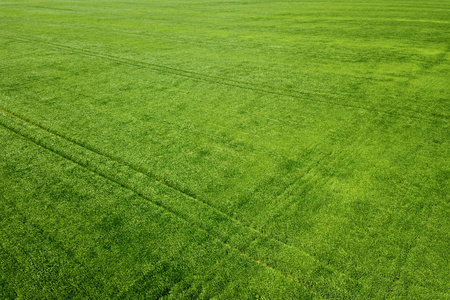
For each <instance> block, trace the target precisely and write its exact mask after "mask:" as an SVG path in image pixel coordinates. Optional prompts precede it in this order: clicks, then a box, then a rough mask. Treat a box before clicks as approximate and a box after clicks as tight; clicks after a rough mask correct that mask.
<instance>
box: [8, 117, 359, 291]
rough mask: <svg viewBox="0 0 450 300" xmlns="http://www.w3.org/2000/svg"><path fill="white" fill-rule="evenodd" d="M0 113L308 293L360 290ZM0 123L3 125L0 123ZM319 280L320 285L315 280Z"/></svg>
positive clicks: (15, 128) (183, 198)
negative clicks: (296, 284) (297, 284)
mask: <svg viewBox="0 0 450 300" xmlns="http://www.w3.org/2000/svg"><path fill="white" fill-rule="evenodd" d="M0 111H1V112H3V114H5V115H6V116H9V119H10V120H9V121H8V120H7V119H6V118H3V119H0V124H1V125H3V126H4V127H5V128H7V129H8V130H10V131H11V132H13V133H15V134H16V135H18V136H21V137H23V138H25V139H26V140H28V141H29V142H30V143H32V144H35V145H37V146H39V147H41V148H43V149H45V150H46V151H48V152H50V153H53V154H55V155H57V156H59V157H61V158H63V159H66V160H70V161H72V162H73V163H75V164H77V165H79V166H80V167H82V168H84V169H87V170H89V171H91V172H93V173H94V174H96V175H97V176H101V177H103V178H105V179H106V180H108V181H110V182H112V183H114V184H116V185H117V186H120V187H122V188H124V189H127V190H130V191H132V192H133V193H135V194H136V195H138V196H139V197H141V198H142V199H144V200H147V201H150V202H151V203H153V204H154V205H156V206H158V207H160V208H162V209H164V210H166V211H168V212H169V213H171V214H173V215H175V216H176V217H177V218H180V219H182V220H183V221H184V222H186V224H187V225H189V226H193V227H195V228H197V229H198V230H200V231H202V232H204V233H206V234H207V235H209V236H210V237H211V238H213V239H215V240H217V241H219V242H221V243H222V244H224V245H225V246H226V247H229V248H230V249H233V250H235V251H237V252H239V253H241V254H242V255H244V256H245V257H247V258H249V259H251V260H253V261H254V262H256V263H258V264H260V265H262V266H264V267H266V268H268V269H270V270H273V271H275V272H278V273H279V274H281V275H283V276H285V277H286V278H289V279H290V280H293V281H295V282H297V283H299V284H301V285H302V286H306V287H308V289H310V290H311V292H313V293H318V294H321V293H323V292H324V291H326V293H327V294H331V295H335V296H336V297H343V293H344V294H345V293H347V292H348V291H347V289H352V290H353V289H355V288H358V287H360V284H359V283H358V282H356V281H355V280H354V279H351V278H349V277H348V276H347V275H345V274H343V273H340V272H338V271H336V270H333V269H331V268H330V267H329V266H326V265H324V264H322V263H321V262H320V261H318V260H317V259H315V258H314V257H312V256H311V255H309V254H308V253H306V252H304V251H302V250H300V249H298V248H295V247H293V246H290V245H287V244H285V243H283V242H280V241H278V240H275V239H273V238H269V237H267V236H265V235H264V234H262V233H260V232H259V231H257V230H255V229H253V228H251V227H248V226H245V225H243V224H242V223H240V222H239V221H237V220H234V219H232V218H230V217H229V216H227V215H225V214H223V213H221V212H220V211H218V210H217V209H214V208H213V207H210V206H209V205H208V204H205V203H203V202H202V201H200V200H198V199H195V198H193V197H191V196H189V195H187V194H184V193H183V192H181V191H178V190H176V189H174V188H172V187H170V186H167V185H165V184H164V182H162V181H159V180H155V179H154V178H151V177H149V176H148V175H146V174H144V173H142V172H139V171H138V170H135V169H133V167H131V166H127V165H124V164H122V163H120V162H119V161H117V160H115V159H113V158H109V157H107V156H105V155H102V154H101V153H95V152H94V151H90V150H89V149H87V148H85V147H84V146H82V145H81V144H76V143H72V142H71V141H69V140H67V139H65V138H63V137H61V136H58V135H56V134H53V133H51V132H50V131H48V130H46V129H43V128H40V127H38V126H35V125H34V124H32V123H30V122H28V121H25V120H23V119H21V118H19V117H16V116H14V115H13V114H11V113H9V112H7V111H5V110H3V109H0ZM7 118H8V117H7ZM2 120H3V122H1V121H2ZM74 153H75V154H74ZM111 171H113V173H111ZM142 183H144V184H142ZM142 186H145V188H142ZM151 194H157V195H158V198H154V197H152V196H151ZM267 253H275V254H279V255H280V256H279V257H275V258H273V257H270V255H269V256H268V254H267ZM292 257H293V258H295V260H294V261H290V260H289V258H292ZM286 259H288V260H286ZM314 272H319V273H320V272H325V273H326V274H327V275H328V276H322V277H314V276H313V275H312V274H314ZM318 279H320V280H322V282H319V283H318V282H315V280H318ZM330 281H331V282H333V284H334V285H336V281H337V282H339V283H338V286H340V287H343V289H342V290H339V291H337V290H335V289H332V288H330V287H329V283H330ZM330 286H332V285H330Z"/></svg>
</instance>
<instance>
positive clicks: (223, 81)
mask: <svg viewBox="0 0 450 300" xmlns="http://www.w3.org/2000/svg"><path fill="white" fill-rule="evenodd" d="M0 36H1V37H3V38H6V39H10V40H16V41H21V42H27V43H35V44H41V45H46V46H48V47H50V48H54V49H60V50H65V51H69V52H71V53H79V54H81V55H84V56H89V57H95V58H100V59H104V60H109V61H112V62H116V63H119V64H124V65H129V66H134V67H138V68H147V69H152V70H155V71H158V72H162V73H169V74H173V75H177V76H181V77H187V78H191V79H194V80H199V81H204V82H209V83H215V84H220V85H227V86H232V87H237V88H241V89H246V90H251V91H254V92H257V93H262V94H269V95H277V96H284V97H291V98H295V99H301V100H304V101H309V102H315V103H322V104H327V105H334V106H340V107H345V108H352V109H359V110H365V111H369V112H374V113H381V114H387V115H392V116H399V117H405V118H412V119H419V120H427V121H435V120H436V119H439V120H448V119H450V116H448V115H445V114H438V113H424V112H421V111H417V110H411V109H405V108H401V107H388V108H389V110H385V109H379V108H374V107H368V106H365V105H364V104H362V103H358V102H357V103H340V102H338V101H345V99H346V98H344V97H342V96H337V95H332V94H328V93H312V92H302V91H289V90H283V89H278V90H277V89H274V88H271V87H269V86H262V85H258V84H255V83H252V82H245V81H240V80H235V79H230V78H225V77H220V76H214V75H209V74H202V73H198V72H195V71H189V70H183V69H178V68H173V67H169V66H164V65H160V64H155V63H150V62H143V61H139V60H134V59H131V58H124V57H120V56H114V55H109V54H104V53H100V52H96V51H92V50H88V49H82V48H77V47H73V46H68V45H64V44H58V43H53V42H48V41H42V40H39V39H32V38H28V37H13V36H7V35H2V34H0ZM318 97H323V98H328V99H332V100H334V101H332V100H323V99H318Z"/></svg>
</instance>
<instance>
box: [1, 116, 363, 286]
mask: <svg viewBox="0 0 450 300" xmlns="http://www.w3.org/2000/svg"><path fill="white" fill-rule="evenodd" d="M0 111H2V112H3V113H5V114H7V115H9V116H10V117H11V118H13V119H16V120H18V121H20V122H21V123H25V124H27V125H28V126H32V127H34V128H36V129H38V130H41V131H44V132H46V133H47V134H49V135H51V136H53V137H55V138H57V139H58V140H63V141H67V142H69V143H71V141H70V140H67V139H65V138H63V137H61V136H59V135H56V134H53V133H51V132H50V131H48V130H46V129H44V128H41V127H39V126H36V125H34V124H32V123H30V122H28V121H26V120H23V119H21V118H19V117H16V116H15V115H13V114H11V113H9V112H7V111H5V110H3V109H1V108H0ZM0 120H1V119H0ZM0 125H2V126H3V127H5V128H6V129H8V130H9V131H11V132H12V133H14V134H15V135H17V136H20V137H23V138H24V139H26V140H27V141H29V142H30V143H32V144H35V145H37V146H39V147H41V148H43V149H45V150H46V151H48V152H50V153H53V154H55V155H57V156H59V157H61V158H63V159H65V160H69V161H72V162H73V163H75V164H77V165H79V166H80V167H82V168H84V169H87V170H89V171H91V172H93V173H94V174H97V175H98V176H101V177H103V178H105V179H106V180H108V181H111V182H113V183H114V184H116V185H118V186H120V187H122V188H124V189H127V190H130V191H132V192H133V193H134V194H136V195H137V196H139V197H141V198H142V199H145V200H147V201H149V202H151V203H153V204H154V205H156V206H158V207H160V208H161V209H164V210H165V211H167V212H169V213H171V214H173V215H175V216H176V217H177V218H180V219H181V220H183V221H184V222H186V223H187V224H188V225H190V226H193V227H195V228H197V229H198V230H200V231H202V232H205V233H206V234H207V235H208V236H210V237H211V238H213V239H215V240H217V241H219V242H221V243H222V244H224V245H226V246H227V247H230V249H234V250H235V251H237V252H239V253H240V254H242V255H244V256H245V257H247V258H249V259H251V260H253V261H254V262H256V263H258V264H260V265H262V266H264V267H266V268H268V269H270V270H273V271H276V272H278V273H280V274H281V275H283V276H284V277H286V278H288V279H290V280H293V281H294V282H297V283H298V284H300V285H301V286H304V287H308V290H310V292H312V293H313V294H315V293H317V292H318V291H317V286H316V285H314V284H313V283H312V282H311V281H308V280H306V279H303V280H301V279H300V278H298V277H296V276H295V275H293V274H292V273H291V272H292V270H291V272H289V271H287V270H285V269H286V267H285V268H283V267H281V270H280V268H278V267H274V266H272V265H271V264H269V263H267V262H265V261H264V260H263V259H262V258H260V257H257V256H256V257H255V254H254V253H253V254H251V253H248V251H245V250H243V249H240V248H239V246H235V245H233V244H232V243H230V242H229V240H230V239H233V236H230V237H225V238H224V237H221V236H220V235H218V234H216V233H214V232H213V229H205V228H203V227H202V226H203V225H201V224H197V223H196V222H195V218H194V220H192V219H193V217H192V216H191V217H190V218H189V217H187V216H184V215H183V214H181V213H180V211H177V210H175V209H174V208H172V207H170V204H166V203H164V201H163V200H158V199H155V198H154V197H152V196H150V195H148V194H146V193H145V192H143V191H140V190H139V188H136V187H133V186H132V185H130V184H128V183H126V182H122V181H121V180H119V179H117V178H115V176H114V175H111V174H107V173H106V172H104V171H101V170H98V169H96V168H95V167H92V166H90V165H89V160H87V161H86V162H85V163H83V162H81V161H78V160H77V158H73V157H70V155H67V154H64V153H62V152H61V151H58V150H55V149H52V148H51V147H49V146H46V145H45V144H43V143H42V142H39V139H33V138H31V137H29V136H27V135H26V134H23V133H21V132H20V131H19V130H17V129H14V128H11V127H10V126H7V125H5V124H4V123H1V122H0ZM73 144H74V145H76V146H78V147H81V148H83V149H85V150H87V151H90V152H93V153H95V152H94V151H91V150H89V149H87V148H85V147H84V146H82V145H80V144H76V143H73ZM95 154H97V155H99V156H102V157H104V158H107V159H108V157H107V156H105V155H102V154H101V153H95ZM110 160H113V159H110ZM115 162H116V163H118V164H121V163H120V162H118V161H115ZM121 165H122V166H123V164H121ZM125 167H127V168H130V169H131V167H128V166H125ZM132 170H134V169H132ZM134 171H135V172H138V173H140V174H142V175H144V176H147V177H149V176H148V175H146V174H143V173H141V172H139V171H137V170H134ZM151 179H152V180H154V178H151ZM158 182H159V181H158ZM160 183H161V184H163V185H164V183H163V182H160ZM164 186H166V185H164ZM168 188H170V189H171V190H174V191H175V192H176V193H179V194H181V195H183V196H185V197H186V196H187V197H188V198H190V199H192V200H194V202H197V203H200V204H202V205H205V206H207V207H208V208H210V209H212V210H213V211H214V213H216V214H218V215H219V217H222V218H225V219H228V220H229V222H231V223H230V224H229V225H228V226H231V227H230V230H231V232H232V231H233V228H232V227H233V226H234V227H235V228H234V230H236V229H239V227H240V228H241V229H243V230H247V231H249V233H245V232H241V233H234V234H238V235H241V237H242V238H247V239H248V238H249V240H248V241H247V242H248V243H249V244H252V245H253V247H255V246H256V247H257V248H258V247H261V246H262V244H258V242H261V241H263V242H270V241H272V243H274V244H273V245H275V246H277V245H278V246H279V247H280V246H281V247H283V248H285V249H284V250H289V251H294V252H296V253H297V254H300V255H302V256H303V258H306V259H309V260H310V263H312V264H314V265H316V266H315V267H317V268H319V269H324V268H325V269H328V270H329V272H331V273H332V274H334V275H335V276H338V277H339V278H338V280H344V281H345V282H346V283H347V284H351V285H353V286H355V285H359V283H358V282H357V281H355V280H354V279H352V278H350V277H348V276H347V275H345V274H344V273H341V272H338V271H336V270H334V269H332V268H330V267H329V266H326V265H324V264H323V263H321V262H320V261H319V260H317V259H316V258H314V257H313V256H311V255H310V254H308V253H306V252H304V251H302V250H300V249H298V248H296V247H293V246H290V245H288V244H285V243H283V242H281V241H278V240H276V239H273V238H269V237H267V236H265V235H264V234H262V233H261V232H259V231H257V230H256V229H254V228H251V227H248V226H245V225H243V224H242V223H240V222H239V221H237V220H234V219H232V218H231V217H229V216H227V215H226V214H224V213H222V212H220V211H218V210H217V209H214V208H213V207H210V206H209V205H208V204H205V203H203V202H202V201H200V200H197V199H195V198H193V197H191V196H189V195H186V194H184V193H183V192H181V191H178V190H176V189H174V188H171V187H170V186H169V187H168ZM232 223H235V224H232ZM243 235H248V236H243ZM255 242H256V245H255ZM258 245H259V246H258ZM248 246H249V245H247V246H245V247H244V248H248ZM241 247H243V246H241ZM266 259H270V258H266ZM272 260H273V259H272ZM276 261H277V259H275V260H274V262H275V263H276ZM283 269H284V270H283ZM341 292H342V291H341Z"/></svg>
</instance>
